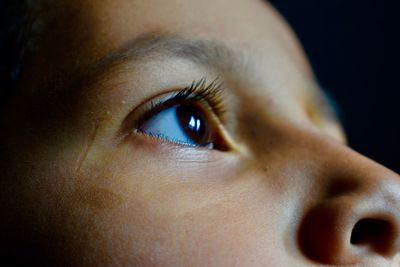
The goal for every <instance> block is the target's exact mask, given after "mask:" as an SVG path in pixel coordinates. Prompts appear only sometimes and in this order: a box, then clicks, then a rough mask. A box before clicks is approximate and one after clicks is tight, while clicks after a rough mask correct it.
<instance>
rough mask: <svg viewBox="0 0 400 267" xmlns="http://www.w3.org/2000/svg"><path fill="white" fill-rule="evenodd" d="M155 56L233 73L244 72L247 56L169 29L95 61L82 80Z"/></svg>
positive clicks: (93, 79)
mask: <svg viewBox="0 0 400 267" xmlns="http://www.w3.org/2000/svg"><path fill="white" fill-rule="evenodd" d="M154 56H167V57H171V58H182V59H187V60H189V61H191V62H194V63H196V64H198V65H202V66H205V67H207V68H212V69H216V70H218V71H227V72H229V73H231V74H232V75H235V76H236V75H240V76H242V77H243V76H244V75H243V73H246V72H247V70H246V68H247V67H248V65H247V64H244V62H245V61H246V56H245V54H244V53H240V52H239V51H233V50H232V48H230V47H228V46H226V45H224V44H221V43H217V42H214V41H211V40H197V39H188V38H184V37H182V36H180V35H175V34H168V33H154V32H152V33H144V34H141V35H139V36H138V37H136V38H134V39H133V40H131V41H129V42H128V43H127V44H125V45H123V46H122V47H120V48H118V49H117V50H115V51H113V52H111V53H110V54H109V55H107V56H105V57H103V58H101V59H100V60H98V61H97V62H96V63H94V64H92V65H91V66H90V68H89V70H88V71H86V72H84V73H85V74H84V75H83V76H82V79H81V82H82V81H83V82H84V83H85V85H87V84H91V83H92V82H95V81H96V80H97V79H98V78H99V77H103V78H106V77H107V76H108V74H110V73H113V72H114V71H115V70H116V69H119V68H120V67H122V66H124V65H127V64H132V63H135V62H140V61H142V60H146V59H152V58H154Z"/></svg>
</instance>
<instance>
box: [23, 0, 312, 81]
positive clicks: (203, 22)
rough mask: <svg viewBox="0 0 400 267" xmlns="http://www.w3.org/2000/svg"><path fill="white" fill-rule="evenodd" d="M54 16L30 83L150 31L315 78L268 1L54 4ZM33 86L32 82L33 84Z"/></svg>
mask: <svg viewBox="0 0 400 267" xmlns="http://www.w3.org/2000/svg"><path fill="white" fill-rule="evenodd" d="M51 13H52V14H54V17H53V19H52V22H51V24H50V26H51V27H48V31H47V32H46V34H45V35H44V38H43V40H42V42H41V44H40V46H39V50H38V52H37V54H36V55H37V56H36V58H34V59H33V62H34V65H35V68H32V69H31V70H30V73H29V74H28V75H27V76H28V77H29V79H28V80H29V83H30V84H35V83H36V84H38V85H40V86H38V87H43V86H41V85H42V84H43V80H41V78H40V77H42V76H43V75H40V74H41V73H46V80H47V81H48V80H52V79H54V77H56V78H57V79H60V80H62V79H64V80H65V79H68V76H69V77H71V76H74V75H75V74H76V73H79V72H85V71H86V70H87V68H90V66H92V65H93V64H94V62H96V61H98V60H100V59H101V58H104V57H106V56H107V55H108V54H110V53H112V52H113V51H115V50H118V49H119V48H120V47H123V46H124V45H125V44H127V43H128V42H130V41H131V40H133V39H135V38H137V37H138V36H140V35H143V34H146V33H148V32H160V33H173V34H179V35H181V36H184V37H187V38H196V39H207V40H213V41H214V40H217V41H218V42H220V43H223V44H224V45H226V46H227V47H231V48H234V49H236V51H249V52H251V53H250V54H255V55H257V56H258V57H260V56H262V57H263V59H262V60H259V61H263V62H264V63H266V64H265V66H262V67H261V68H263V69H265V68H269V67H268V65H270V66H271V67H270V68H269V72H270V73H271V76H279V75H280V76H282V74H280V73H282V72H281V71H277V72H276V73H273V72H274V70H279V69H284V68H286V69H287V68H293V69H295V71H293V72H294V73H300V74H301V75H305V76H311V72H310V70H309V68H308V65H307V63H306V61H305V59H304V57H303V55H302V52H301V49H300V48H299V46H298V44H297V42H296V41H295V39H294V38H293V36H292V34H291V33H290V31H289V30H288V27H287V26H286V24H285V23H284V22H283V21H282V20H281V19H280V18H279V16H278V15H277V14H276V13H275V11H274V10H273V9H272V8H271V7H270V6H269V4H268V3H266V2H265V1H258V0H247V1H243V0H229V1H228V0H213V1H211V0H206V1H196V0H186V1H179V0H170V1H162V0H146V1H144V0H134V1H131V0H107V1H106V0H103V1H94V0H83V1H76V0H74V1H58V2H57V3H54V4H53V3H52V4H51ZM32 81H33V82H32Z"/></svg>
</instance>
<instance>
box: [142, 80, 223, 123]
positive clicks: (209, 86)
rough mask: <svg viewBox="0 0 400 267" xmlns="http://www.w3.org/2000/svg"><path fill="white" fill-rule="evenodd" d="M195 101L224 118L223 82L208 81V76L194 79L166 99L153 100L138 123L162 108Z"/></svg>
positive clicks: (221, 118)
mask: <svg viewBox="0 0 400 267" xmlns="http://www.w3.org/2000/svg"><path fill="white" fill-rule="evenodd" d="M190 102H191V103H193V104H194V105H196V104H197V105H201V107H202V108H205V109H208V111H209V112H212V113H213V114H215V115H216V116H217V118H218V119H219V120H221V121H222V120H223V117H224V113H225V108H224V102H223V98H222V83H221V82H220V81H219V79H218V78H216V79H214V80H213V81H212V82H210V83H207V79H206V78H202V79H200V80H198V81H193V82H192V84H191V85H190V86H188V87H186V88H184V89H182V90H180V91H178V92H175V93H173V94H172V95H171V96H169V97H167V98H166V99H162V100H156V101H151V102H150V104H149V107H148V108H146V110H147V111H145V112H144V114H143V115H142V116H141V117H140V118H139V120H138V121H137V123H136V125H140V124H142V123H143V122H145V121H146V120H148V119H150V118H151V117H153V116H155V115H157V114H158V113H159V112H161V111H162V110H164V109H166V108H169V107H172V106H174V105H178V104H187V103H190Z"/></svg>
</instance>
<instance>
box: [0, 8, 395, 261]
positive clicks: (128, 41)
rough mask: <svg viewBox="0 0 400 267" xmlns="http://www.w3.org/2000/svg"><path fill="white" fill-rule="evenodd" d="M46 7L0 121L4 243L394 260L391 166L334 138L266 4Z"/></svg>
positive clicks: (61, 256) (73, 249)
mask: <svg viewBox="0 0 400 267" xmlns="http://www.w3.org/2000/svg"><path fill="white" fill-rule="evenodd" d="M50 10H51V12H50ZM48 11H49V12H47V13H51V14H53V16H52V17H51V27H48V28H47V30H46V31H45V32H44V34H43V38H41V39H40V42H39V47H38V50H37V53H36V54H35V55H34V56H33V58H32V59H31V61H30V64H29V65H28V67H27V68H26V71H25V72H24V75H23V77H22V80H21V83H20V85H19V88H20V89H19V91H18V95H16V96H15V98H14V99H13V101H12V102H11V104H10V105H9V106H8V107H7V108H6V111H5V113H4V114H3V119H2V124H1V127H2V129H3V130H2V133H1V134H2V138H1V140H2V141H1V142H2V144H1V145H2V150H1V151H2V152H1V153H2V155H1V157H2V158H3V159H2V161H1V162H2V163H1V164H2V166H0V169H1V172H2V173H5V174H6V175H5V178H4V179H2V181H1V187H0V188H1V189H0V191H1V202H0V211H1V212H2V214H3V215H2V217H3V218H5V219H4V222H2V225H1V226H2V229H4V234H3V237H2V238H3V241H2V244H4V245H3V247H6V248H7V249H9V250H10V251H13V255H18V254H21V255H27V253H26V252H27V251H28V252H29V253H30V254H31V255H33V257H34V258H35V259H34V260H37V261H38V262H41V263H42V264H43V259H46V260H48V261H50V262H51V263H53V264H57V265H58V266H298V267H301V266H328V265H329V266H331V265H335V266H336V265H338V266H344V265H346V266H347V265H350V266H367V267H368V266H371V267H373V266H400V265H399V261H398V260H396V257H395V256H396V255H397V253H398V252H399V243H400V241H399V240H400V237H399V232H400V206H399V203H400V177H399V176H398V175H397V174H395V173H393V172H391V171H390V170H387V169H385V168H384V167H382V166H380V165H379V164H377V163H375V162H373V161H372V160H369V159H367V158H365V157H363V156H361V155H359V154H357V153H356V152H354V151H352V150H351V149H349V148H348V147H347V146H346V140H345V137H344V134H343V131H342V128H341V126H340V124H339V122H338V120H337V119H336V118H335V115H334V111H333V109H332V108H330V107H329V104H328V103H329V101H327V100H326V96H324V93H323V92H322V91H321V90H320V89H319V88H318V85H317V83H316V82H315V81H314V77H313V74H312V71H311V70H310V68H309V66H308V63H307V61H306V59H305V58H304V55H303V53H302V51H301V49H300V46H299V44H298V43H297V41H296V40H295V38H294V37H293V34H292V33H291V31H290V30H289V29H288V27H287V25H286V24H285V23H284V22H283V20H282V19H281V18H280V17H279V15H277V13H276V12H275V11H274V10H273V9H272V8H271V7H270V6H269V5H268V4H267V3H265V2H263V1H257V0H247V1H242V0H229V1H228V0H213V1H196V0H186V1H179V0H170V1H162V0H146V1H145V0H143V1H142V0H134V1H132V0H108V1H94V0H84V1H58V2H57V3H56V4H51V8H50V9H49V10H48ZM45 13H46V12H45ZM49 16H50V15H49ZM10 253H11V252H10ZM16 257H19V256H16ZM41 257H42V258H41Z"/></svg>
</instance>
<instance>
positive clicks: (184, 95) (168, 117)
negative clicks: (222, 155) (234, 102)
mask: <svg viewBox="0 0 400 267" xmlns="http://www.w3.org/2000/svg"><path fill="white" fill-rule="evenodd" d="M151 104H152V107H151V108H150V109H149V111H148V112H147V113H145V115H144V116H143V117H142V119H141V120H140V121H139V123H137V127H136V132H138V133H142V134H145V135H148V136H152V137H155V138H159V139H162V140H166V141H169V142H172V143H176V144H180V145H186V146H192V147H205V148H208V149H217V150H223V151H226V150H228V146H227V145H226V144H227V142H226V139H225V137H226V136H224V135H223V134H222V127H221V123H220V116H221V115H222V113H223V108H222V99H221V96H220V89H219V85H218V84H216V83H215V81H214V82H213V83H211V84H210V85H208V86H206V82H205V80H203V79H202V80H201V81H199V82H193V84H192V86H191V87H188V88H185V89H184V90H182V91H180V92H178V93H176V94H175V95H173V96H172V97H167V99H166V100H165V98H164V100H162V101H161V102H160V103H157V104H155V105H154V104H153V103H151Z"/></svg>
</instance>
